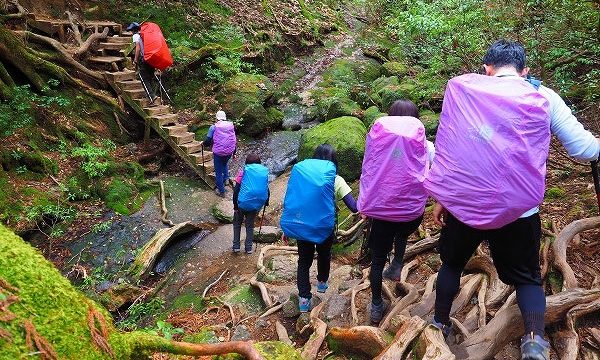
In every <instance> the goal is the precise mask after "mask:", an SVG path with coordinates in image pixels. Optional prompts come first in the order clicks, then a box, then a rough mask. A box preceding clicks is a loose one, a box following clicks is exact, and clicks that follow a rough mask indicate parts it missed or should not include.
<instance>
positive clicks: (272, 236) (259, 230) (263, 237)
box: [254, 226, 283, 244]
mask: <svg viewBox="0 0 600 360" xmlns="http://www.w3.org/2000/svg"><path fill="white" fill-rule="evenodd" d="M282 234H283V232H282V231H281V229H280V228H278V227H277V226H262V227H260V226H257V227H255V228H254V242H257V243H267V244H272V243H274V242H276V241H278V240H280V239H281V235H282Z"/></svg>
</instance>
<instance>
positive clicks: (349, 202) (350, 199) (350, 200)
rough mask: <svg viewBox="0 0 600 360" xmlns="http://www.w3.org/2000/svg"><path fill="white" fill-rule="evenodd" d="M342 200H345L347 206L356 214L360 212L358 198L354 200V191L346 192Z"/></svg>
mask: <svg viewBox="0 0 600 360" xmlns="http://www.w3.org/2000/svg"><path fill="white" fill-rule="evenodd" d="M342 200H343V201H344V204H346V207H348V209H349V210H350V211H352V212H353V213H355V214H356V213H357V212H358V207H357V206H356V200H354V196H352V193H348V194H346V196H344V197H343V198H342Z"/></svg>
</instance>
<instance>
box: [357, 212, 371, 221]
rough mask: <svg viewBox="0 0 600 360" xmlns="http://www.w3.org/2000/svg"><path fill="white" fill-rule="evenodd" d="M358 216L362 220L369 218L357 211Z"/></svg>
mask: <svg viewBox="0 0 600 360" xmlns="http://www.w3.org/2000/svg"><path fill="white" fill-rule="evenodd" d="M358 216H360V218H361V219H363V220H367V219H368V218H369V217H368V216H367V215H365V214H362V213H358Z"/></svg>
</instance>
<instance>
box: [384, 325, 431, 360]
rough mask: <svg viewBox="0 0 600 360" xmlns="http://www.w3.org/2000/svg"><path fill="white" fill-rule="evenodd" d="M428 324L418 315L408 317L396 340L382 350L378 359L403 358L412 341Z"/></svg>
mask: <svg viewBox="0 0 600 360" xmlns="http://www.w3.org/2000/svg"><path fill="white" fill-rule="evenodd" d="M426 325H427V324H426V323H425V321H424V320H423V319H421V318H420V317H418V316H413V317H411V318H407V319H406V320H405V321H403V323H402V325H401V326H400V329H399V330H398V332H397V333H396V336H395V337H394V340H393V341H392V343H391V344H390V345H388V347H387V348H386V349H385V350H384V351H382V352H381V353H380V354H379V355H378V356H377V357H376V358H375V359H376V360H396V359H402V357H403V355H404V353H405V352H406V350H407V349H408V347H409V345H410V343H411V342H412V341H413V340H414V339H416V338H417V336H419V334H421V331H422V330H423V329H424V328H425V326H426Z"/></svg>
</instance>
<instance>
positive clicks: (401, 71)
mask: <svg viewBox="0 0 600 360" xmlns="http://www.w3.org/2000/svg"><path fill="white" fill-rule="evenodd" d="M383 73H384V74H386V75H387V76H398V77H403V76H405V75H406V74H408V67H407V66H406V65H405V64H403V63H401V62H398V61H388V62H386V63H384V64H383Z"/></svg>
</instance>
